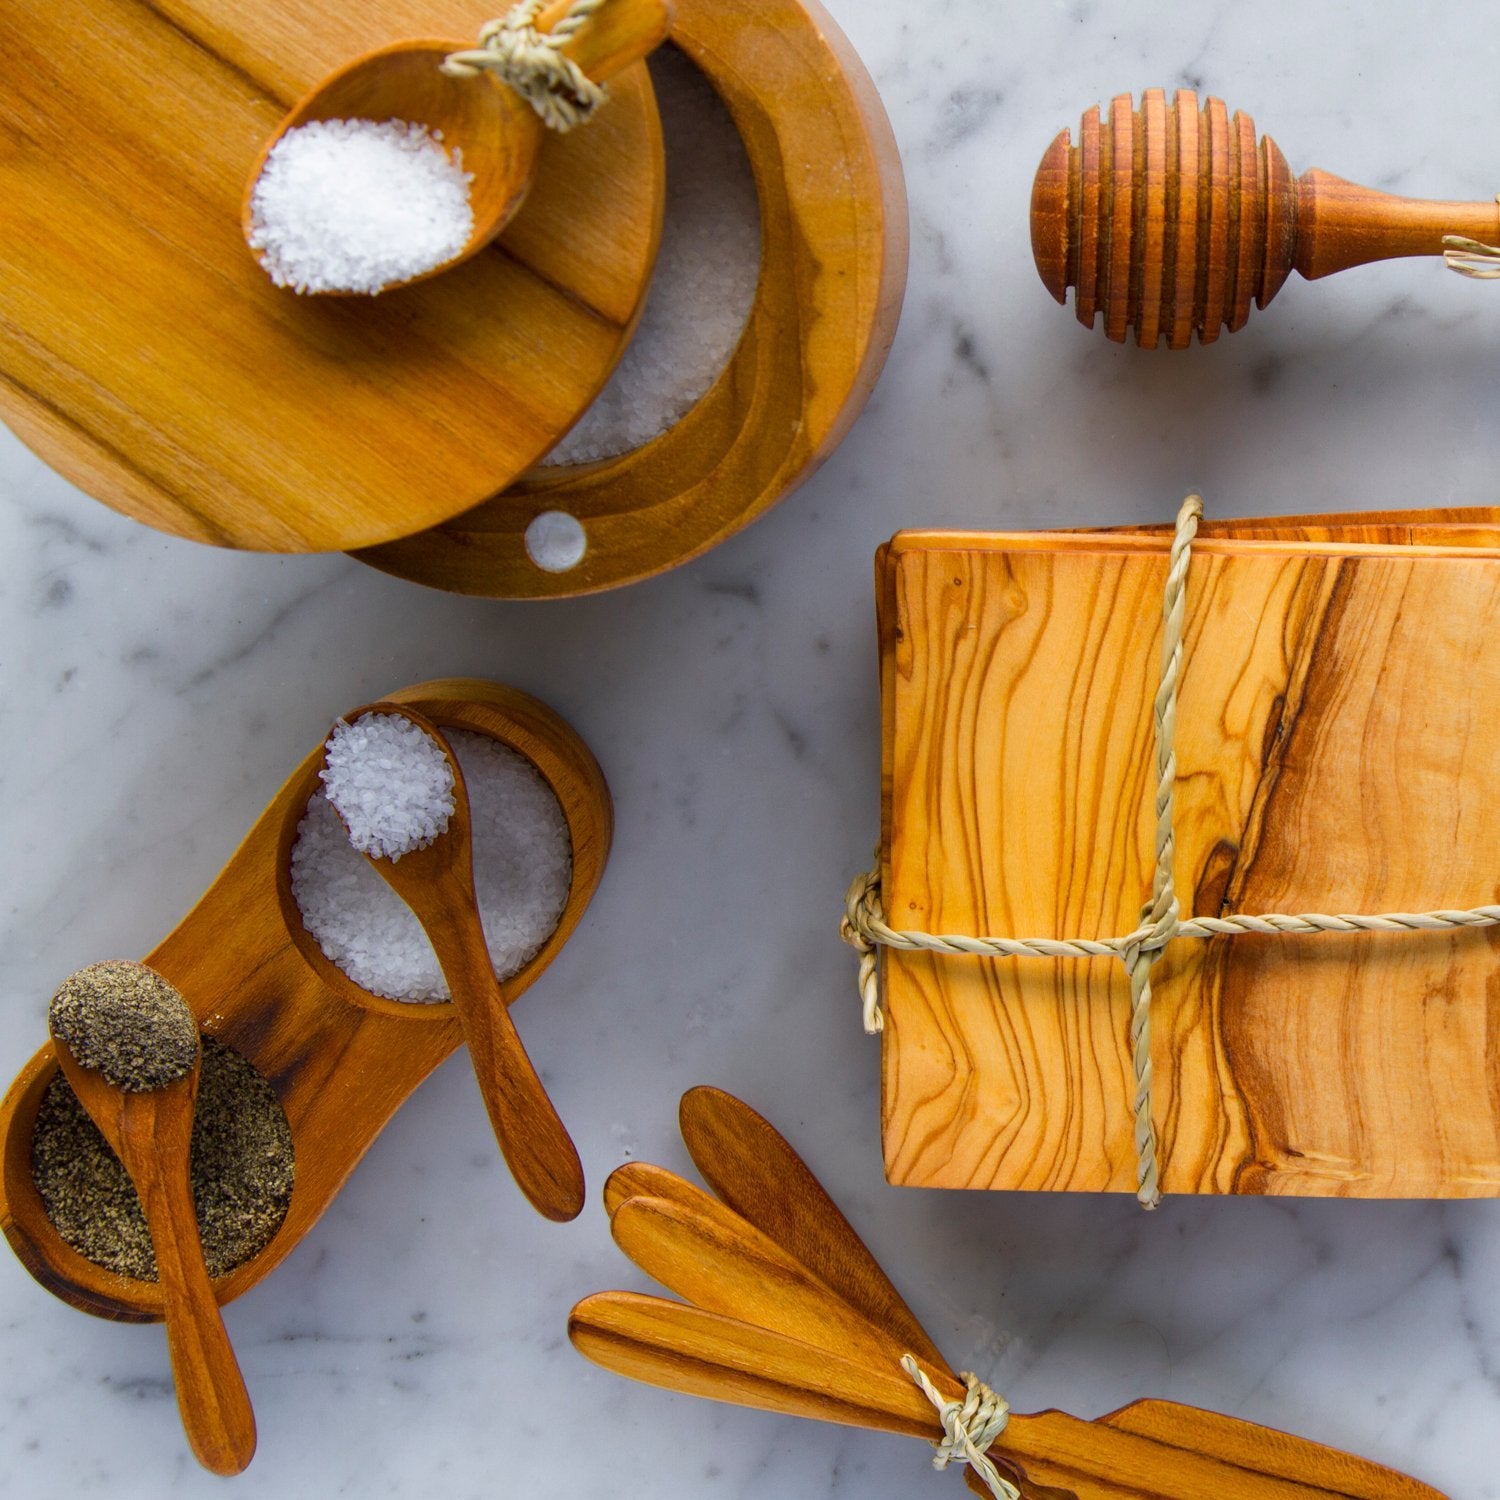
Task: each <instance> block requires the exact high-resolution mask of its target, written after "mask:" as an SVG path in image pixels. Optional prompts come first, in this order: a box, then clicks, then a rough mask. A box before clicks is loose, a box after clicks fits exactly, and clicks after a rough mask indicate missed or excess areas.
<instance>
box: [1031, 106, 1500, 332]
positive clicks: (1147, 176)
mask: <svg viewBox="0 0 1500 1500" xmlns="http://www.w3.org/2000/svg"><path fill="white" fill-rule="evenodd" d="M1201 143H1206V149H1204V148H1203V144H1201ZM1106 161H1107V162H1109V163H1110V167H1109V169H1108V170H1105V167H1104V163H1105V162H1106ZM1497 231H1500V209H1497V207H1496V205H1495V204H1494V203H1452V202H1447V203H1444V202H1426V201H1420V200H1417V199H1412V198H1398V197H1394V196H1392V195H1391V194H1389V193H1380V192H1376V191H1374V190H1373V189H1371V188H1363V187H1359V186H1358V185H1357V184H1355V183H1352V182H1345V181H1344V180H1343V179H1342V178H1340V177H1335V176H1333V175H1332V174H1331V173H1329V172H1323V171H1319V170H1317V169H1316V168H1315V169H1313V170H1312V171H1309V172H1305V173H1303V175H1302V176H1301V177H1300V178H1296V179H1293V177H1292V173H1291V168H1290V167H1288V166H1287V162H1286V158H1285V157H1284V156H1283V155H1282V154H1281V150H1280V148H1279V147H1278V146H1277V145H1276V143H1275V141H1273V140H1272V139H1271V138H1270V136H1265V137H1263V138H1262V140H1261V142H1260V146H1259V148H1258V149H1257V147H1256V143H1255V122H1254V121H1253V120H1251V118H1250V117H1249V116H1248V115H1246V114H1244V113H1243V112H1237V113H1236V114H1235V116H1234V120H1233V122H1232V124H1231V123H1230V122H1229V120H1228V114H1227V111H1226V110H1225V108H1224V104H1223V102H1222V101H1221V100H1218V99H1212V98H1211V99H1207V100H1205V102H1204V105H1203V108H1202V109H1201V110H1200V109H1199V107H1198V97H1197V95H1196V94H1195V93H1193V92H1192V91H1191V90H1190V89H1179V90H1178V91H1177V92H1176V94H1175V95H1174V97H1173V101H1172V105H1171V107H1170V108H1168V106H1167V102H1166V95H1165V94H1164V93H1163V91H1162V90H1161V89H1146V90H1144V91H1143V92H1142V94H1141V104H1140V108H1139V110H1135V109H1133V108H1132V104H1131V97H1130V95H1129V94H1119V95H1117V96H1116V97H1115V98H1114V99H1113V100H1111V102H1110V108H1109V123H1108V125H1105V126H1102V127H1101V125H1100V123H1099V111H1098V109H1097V107H1096V108H1093V109H1090V110H1089V111H1088V112H1087V113H1086V114H1085V115H1084V116H1083V120H1082V122H1081V124H1080V126H1079V132H1078V145H1077V146H1074V145H1073V144H1072V140H1071V137H1070V135H1069V133H1068V132H1067V131H1066V130H1063V131H1061V132H1060V133H1059V134H1058V135H1057V137H1056V138H1055V139H1054V140H1053V142H1052V144H1051V145H1050V146H1049V147H1048V148H1047V151H1046V153H1045V155H1044V156H1043V157H1042V162H1041V165H1040V166H1039V167H1038V168H1037V173H1036V178H1035V180H1034V182H1033V184H1032V192H1031V246H1032V254H1033V257H1034V259H1035V261H1036V268H1037V273H1038V274H1039V275H1040V276H1041V278H1042V283H1043V285H1044V286H1045V287H1046V288H1047V290H1048V291H1049V292H1051V293H1052V295H1053V297H1055V298H1056V299H1057V301H1059V302H1065V301H1066V300H1067V291H1068V288H1069V287H1070V286H1071V287H1074V288H1076V293H1075V297H1074V310H1075V312H1076V313H1077V315H1078V321H1079V322H1080V323H1082V324H1083V325H1084V326H1085V327H1086V328H1092V327H1093V326H1094V321H1095V318H1096V315H1097V313H1098V311H1099V310H1100V309H1101V308H1102V309H1103V311H1104V332H1105V336H1106V337H1108V338H1111V339H1113V340H1115V342H1117V343H1123V342H1124V340H1125V336H1126V332H1127V330H1129V329H1132V328H1133V329H1134V330H1135V337H1136V342H1137V343H1138V344H1139V345H1140V346H1141V347H1142V348H1143V349H1154V348H1155V347H1156V346H1157V344H1158V343H1159V342H1160V340H1161V338H1162V336H1163V335H1164V334H1165V336H1166V340H1167V346H1168V347H1169V348H1172V349H1185V348H1187V346H1188V344H1189V343H1190V342H1191V341H1192V334H1193V333H1195V332H1196V333H1197V335H1198V340H1199V342H1200V343H1204V344H1208V343H1212V342H1213V341H1214V339H1216V338H1217V337H1218V336H1219V332H1220V330H1221V328H1227V329H1229V331H1230V332H1233V331H1234V330H1236V329H1238V328H1241V327H1243V326H1244V324H1245V321H1246V319H1247V318H1248V317H1249V316H1250V304H1251V302H1252V301H1254V303H1255V305H1256V306H1257V307H1265V306H1266V304H1267V303H1268V302H1270V300H1271V299H1272V298H1273V297H1274V296H1275V295H1276V293H1277V292H1278V291H1279V290H1280V289H1281V287H1282V286H1283V284H1284V283H1285V281H1286V279H1287V277H1288V275H1290V273H1291V272H1292V271H1293V270H1295V271H1297V272H1299V273H1300V274H1301V275H1302V276H1305V277H1306V278H1307V279H1308V280H1315V279H1317V278H1318V277H1320V276H1329V275H1332V274H1333V272H1335V271H1343V270H1347V269H1348V268H1349V267H1350V266H1359V265H1365V264H1367V263H1368V262H1370V261H1376V260H1389V259H1392V258H1394V257H1397V256H1406V255H1440V254H1441V253H1442V250H1443V244H1442V241H1443V236H1444V235H1447V234H1457V235H1464V236H1467V237H1469V238H1472V239H1478V240H1481V241H1484V242H1488V243H1493V242H1494V240H1495V239H1496V236H1497ZM1101 240H1103V241H1104V242H1105V243H1107V245H1108V247H1109V253H1108V255H1107V256H1100V255H1098V254H1096V248H1095V247H1096V246H1097V245H1098V244H1099V242H1100V241H1101Z"/></svg>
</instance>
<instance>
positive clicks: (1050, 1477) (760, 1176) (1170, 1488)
mask: <svg viewBox="0 0 1500 1500" xmlns="http://www.w3.org/2000/svg"><path fill="white" fill-rule="evenodd" d="M682 1118H683V1133H684V1137H685V1139H687V1141H688V1146H689V1150H690V1151H691V1152H692V1154H693V1157H694V1160H695V1161H696V1162H697V1163H698V1165H699V1166H700V1168H701V1169H702V1170H703V1171H704V1175H705V1176H707V1177H709V1179H710V1181H712V1182H713V1183H714V1186H715V1187H716V1188H718V1190H719V1191H720V1192H721V1194H722V1195H724V1196H726V1197H728V1198H732V1199H733V1200H735V1201H736V1202H737V1203H740V1202H742V1203H744V1204H746V1205H747V1206H748V1212H751V1213H754V1215H755V1223H753V1224H752V1223H751V1222H749V1220H748V1217H747V1218H742V1217H741V1216H740V1215H739V1214H736V1213H734V1212H732V1211H731V1210H729V1209H726V1208H724V1207H722V1206H721V1205H717V1204H713V1203H712V1200H710V1199H707V1198H706V1196H705V1195H702V1194H699V1193H698V1191H697V1190H696V1189H694V1188H691V1187H689V1186H688V1185H687V1184H685V1183H684V1184H681V1185H680V1186H675V1187H674V1186H672V1185H671V1183H670V1182H669V1180H668V1179H670V1177H671V1174H669V1173H665V1172H663V1171H662V1169H660V1168H647V1167H643V1166H640V1165H635V1164H632V1165H631V1166H630V1167H627V1168H622V1169H621V1171H620V1172H618V1173H616V1174H615V1178H612V1179H611V1183H612V1184H613V1186H612V1187H607V1188H606V1202H607V1203H608V1204H610V1205H611V1206H612V1209H613V1225H614V1230H615V1237H616V1239H617V1241H618V1242H619V1243H620V1245H621V1246H622V1248H623V1249H625V1251H626V1253H627V1254H628V1255H630V1256H631V1258H632V1259H634V1260H636V1262H637V1263H638V1264H639V1265H641V1266H642V1268H643V1269H645V1270H646V1271H647V1272H648V1273H649V1274H651V1275H653V1276H656V1277H658V1279H661V1280H663V1281H664V1283H665V1284H667V1285H668V1286H669V1287H670V1288H671V1289H672V1290H675V1291H677V1292H678V1293H679V1294H680V1295H683V1296H685V1297H687V1298H689V1299H690V1301H691V1302H692V1303H693V1304H695V1305H691V1306H684V1305H682V1304H680V1303H671V1302H666V1301H663V1300H661V1299H659V1298H651V1297H641V1296H636V1295H633V1294H630V1293H624V1292H603V1293H599V1294H598V1295H596V1296H594V1297H590V1298H587V1299H585V1301H583V1302H581V1303H580V1304H579V1305H578V1306H577V1307H576V1308H575V1309H574V1310H573V1315H572V1318H571V1319H570V1322H569V1335H570V1337H571V1338H572V1339H573V1342H574V1343H575V1345H576V1346H577V1347H578V1348H579V1350H580V1351H581V1352H582V1353H584V1354H585V1355H586V1356H587V1357H588V1358H590V1359H593V1360H594V1361H595V1362H596V1363H599V1364H602V1365H604V1366H606V1367H607V1368H610V1369H614V1370H616V1371H618V1372H619V1373H621V1374H627V1375H630V1376H632V1377H633V1378H635V1379H638V1380H645V1381H648V1382H650V1383H652V1384H657V1385H665V1386H668V1387H670V1388H673V1389H676V1390H683V1391H689V1392H692V1393H695V1394H698V1395H709V1396H713V1397H715V1398H716V1399H719V1400H725V1401H732V1402H736V1403H738V1404H740V1405H746V1406H758V1407H762V1408H765V1409H768V1410H773V1411H782V1412H790V1413H793V1414H797V1415H804V1416H816V1417H819V1418H822V1419H823V1420H827V1421H835V1422H844V1423H848V1424H851V1425H855V1426H867V1427H875V1428H880V1429H882V1430H886V1431H891V1432H901V1433H909V1434H913V1435H920V1436H927V1437H935V1436H938V1435H940V1432H941V1423H940V1422H939V1420H938V1417H937V1414H936V1411H935V1409H934V1408H933V1407H932V1405H931V1404H930V1403H929V1402H928V1400H927V1398H926V1396H925V1395H923V1393H922V1392H921V1391H920V1390H919V1389H918V1388H917V1386H916V1385H915V1384H914V1383H913V1382H912V1381H911V1380H910V1379H909V1378H908V1377H907V1375H906V1373H905V1372H904V1371H903V1369H902V1367H901V1358H902V1356H903V1354H906V1353H912V1354H913V1355H915V1357H916V1359H917V1362H918V1364H919V1365H920V1366H921V1367H922V1369H923V1370H924V1371H925V1372H926V1374H927V1375H928V1376H929V1378H930V1379H931V1380H932V1382H933V1383H934V1385H935V1386H936V1387H937V1388H938V1389H939V1390H940V1391H941V1393H942V1394H943V1395H944V1396H945V1397H946V1398H948V1399H954V1400H962V1398H963V1396H964V1386H963V1383H962V1382H961V1381H960V1380H959V1379H958V1377H957V1376H955V1375H954V1373H953V1372H952V1370H951V1369H949V1367H948V1365H947V1363H946V1362H945V1361H944V1360H943V1359H942V1357H941V1355H940V1354H938V1353H937V1351H936V1349H935V1347H934V1346H933V1344H932V1341H931V1340H930V1339H929V1338H928V1337H927V1335H926V1334H925V1333H924V1332H923V1331H922V1330H921V1328H920V1325H917V1324H916V1322H915V1319H914V1318H913V1317H912V1315H911V1313H910V1310H909V1309H908V1308H907V1307H906V1304H905V1303H904V1302H903V1301H902V1300H901V1298H900V1296H899V1294H898V1293H897V1292H896V1290H895V1288H894V1287H893V1286H892V1285H891V1284H890V1282H889V1280H888V1279H887V1278H886V1276H885V1273H884V1272H883V1271H882V1270H881V1269H880V1267H879V1265H878V1263H877V1262H876V1261H875V1260H874V1258H873V1256H871V1255H870V1252H869V1251H868V1249H867V1248H866V1247H865V1246H864V1244H863V1243H862V1242H861V1241H860V1240H859V1238H858V1237H857V1236H856V1235H855V1233H854V1231H853V1230H852V1229H851V1228H850V1227H849V1224H848V1221H847V1220H846V1219H844V1217H843V1215H842V1214H840V1213H838V1211H837V1210H836V1209H832V1203H831V1200H830V1199H828V1197H827V1194H826V1193H825V1192H824V1190H823V1188H822V1187H821V1185H819V1184H818V1183H817V1180H816V1179H815V1178H813V1176H812V1174H811V1173H810V1172H809V1171H808V1169H807V1167H806V1166H805V1165H804V1164H803V1163H802V1161H801V1160H800V1158H798V1157H797V1155H796V1153H795V1152H793V1151H792V1149H791V1147H790V1146H789V1145H787V1143H786V1142H785V1141H784V1140H783V1139H782V1138H781V1137H780V1136H779V1135H777V1134H776V1132H775V1131H774V1130H773V1129H772V1127H771V1126H770V1125H769V1124H768V1123H767V1122H766V1121H765V1120H764V1119H762V1118H761V1117H760V1116H759V1115H757V1114H756V1113H755V1112H754V1111H753V1110H751V1109H749V1108H748V1106H746V1105H744V1104H742V1103H741V1102H740V1101H739V1100H737V1099H734V1098H733V1097H732V1096H730V1095H728V1094H724V1093H722V1092H720V1091H719V1090H709V1089H695V1090H693V1091H692V1092H691V1093H689V1094H688V1095H687V1096H686V1097H685V1098H684V1100H683V1109H682ZM617 1179H618V1181H617ZM632 1185H638V1186H640V1187H642V1188H644V1189H645V1190H646V1191H647V1192H648V1193H649V1194H650V1195H651V1196H648V1197H631V1196H628V1189H629V1188H630V1187H631V1186H632ZM830 1209H832V1212H831V1213H830V1212H829V1210H830ZM989 1457H990V1459H991V1461H992V1462H994V1463H995V1464H996V1465H997V1466H998V1467H999V1468H1000V1469H1001V1470H1002V1471H1003V1472H1004V1473H1005V1474H1006V1475H1008V1476H1009V1477H1010V1479H1011V1480H1012V1482H1014V1483H1015V1485H1016V1486H1017V1487H1018V1488H1019V1490H1020V1493H1021V1494H1022V1495H1023V1496H1025V1497H1026V1500H1114V1497H1118V1496H1120V1495H1122V1494H1127V1493H1128V1494H1130V1495H1132V1496H1136V1497H1155V1500H1203V1497H1205V1496H1210V1495H1212V1496H1218V1495H1225V1496H1228V1495H1233V1496H1235V1497H1236V1500H1296V1497H1301V1500H1312V1497H1322V1500H1331V1497H1333V1496H1344V1497H1346V1500H1397V1497H1402V1500H1441V1497H1440V1496H1439V1495H1438V1492H1437V1491H1436V1490H1433V1489H1431V1488H1429V1487H1428V1486H1426V1485H1423V1484H1420V1483H1418V1482H1417V1481H1415V1480H1412V1479H1409V1478H1407V1477H1406V1476H1404V1475H1401V1474H1397V1473H1395V1472H1394V1471H1392V1470H1390V1469H1386V1468H1382V1467H1381V1466H1379V1465H1377V1464H1372V1463H1368V1462H1366V1461H1365V1460H1363V1459H1358V1458H1354V1457H1352V1456H1350V1455H1348V1454H1344V1453H1339V1452H1336V1451H1335V1450H1333V1449H1330V1448H1325V1447H1323V1446H1321V1445H1319V1444H1317V1443H1311V1442H1308V1441H1307V1440H1305V1439H1302V1438H1296V1437H1290V1436H1288V1435H1286V1434H1283V1433H1278V1432H1275V1431H1273V1430H1271V1429H1268V1428H1264V1427H1260V1426H1257V1425H1256V1424H1254V1423H1250V1422H1242V1421H1239V1420H1237V1419H1235V1418H1231V1417H1223V1416H1218V1415H1215V1414H1214V1413H1211V1412H1202V1411H1198V1410H1196V1409H1194V1408H1192V1407H1187V1406H1182V1405H1179V1404H1178V1403H1176V1402H1170V1401H1143V1402H1137V1403H1135V1404H1133V1405H1131V1406H1128V1407H1126V1408H1124V1409H1123V1410H1122V1411H1119V1412H1115V1413H1113V1414H1112V1415H1110V1416H1108V1417H1104V1418H1101V1419H1100V1420H1099V1421H1096V1422H1089V1421H1084V1420H1082V1419H1080V1418H1077V1417H1072V1416H1069V1415H1068V1414H1067V1413H1065V1412H1059V1411H1047V1412H1040V1413H1037V1414H1036V1415H1033V1416H1020V1415H1014V1414H1013V1415H1012V1416H1011V1418H1010V1423H1009V1425H1008V1426H1007V1428H1006V1429H1005V1431H1004V1432H1003V1433H1002V1435H1001V1437H1000V1438H999V1440H998V1441H997V1442H996V1443H995V1444H994V1445H993V1446H992V1448H991V1449H990V1452H989ZM970 1484H971V1487H972V1488H974V1489H975V1490H976V1492H978V1493H981V1494H984V1493H988V1491H987V1490H986V1489H985V1487H984V1486H983V1485H982V1484H981V1483H980V1481H979V1480H978V1478H977V1476H975V1475H974V1474H972V1472H971V1474H970Z"/></svg>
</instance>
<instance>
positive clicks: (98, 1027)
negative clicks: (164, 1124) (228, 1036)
mask: <svg viewBox="0 0 1500 1500" xmlns="http://www.w3.org/2000/svg"><path fill="white" fill-rule="evenodd" d="M47 1024H48V1026H49V1027H50V1028H51V1030H52V1034H53V1036H55V1037H57V1038H59V1039H60V1040H61V1041H63V1042H64V1043H66V1044H67V1048H68V1051H69V1052H71V1053H72V1054H73V1056H74V1057H75V1058H76V1059H77V1060H78V1062H79V1063H80V1064H81V1065H82V1066H83V1067H85V1068H96V1069H97V1070H98V1071H99V1072H100V1073H102V1074H103V1075H104V1077H105V1080H106V1081H107V1082H109V1083H111V1084H113V1085H114V1086H115V1087H116V1088H117V1089H124V1090H125V1091H126V1092H127V1093H144V1092H146V1091H147V1090H149V1089H159V1088H161V1087H163V1086H164V1085H165V1084H168V1083H172V1082H174V1081H175V1080H176V1079H178V1078H181V1077H182V1075H183V1074H184V1073H186V1072H187V1071H188V1070H189V1069H190V1068H191V1067H192V1066H193V1064H194V1063H195V1062H196V1061H197V1060H198V1023H197V1022H196V1021H195V1020H194V1019H193V1013H192V1011H191V1010H189V1009H188V1003H187V1001H186V1000H184V999H183V998H182V995H181V994H180V992H179V991H178V990H177V989H176V987H175V986H173V985H171V984H169V983H168V982H167V981H166V980H165V979H163V978H162V976H161V975H160V974H158V973H157V972H156V971H155V970H154V969H148V968H147V967H146V966H145V964H138V963H132V962H130V961H129V960H127V959H109V960H107V961H106V962H104V963H100V964H90V965H89V966H88V967H87V968H86V969H79V970H78V972H77V973H76V974H70V975H69V976H68V977H67V979H65V980H64V981H63V983H62V986H61V988H60V989H59V990H58V992H57V993H56V994H55V995H54V996H53V997H52V1005H51V1008H50V1009H49V1011H48V1013H47Z"/></svg>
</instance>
